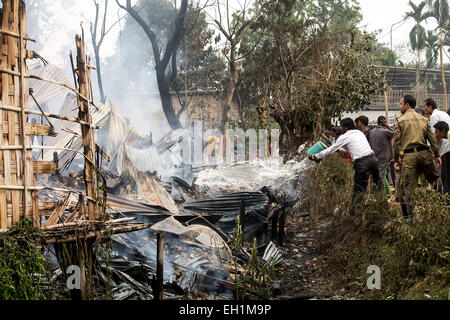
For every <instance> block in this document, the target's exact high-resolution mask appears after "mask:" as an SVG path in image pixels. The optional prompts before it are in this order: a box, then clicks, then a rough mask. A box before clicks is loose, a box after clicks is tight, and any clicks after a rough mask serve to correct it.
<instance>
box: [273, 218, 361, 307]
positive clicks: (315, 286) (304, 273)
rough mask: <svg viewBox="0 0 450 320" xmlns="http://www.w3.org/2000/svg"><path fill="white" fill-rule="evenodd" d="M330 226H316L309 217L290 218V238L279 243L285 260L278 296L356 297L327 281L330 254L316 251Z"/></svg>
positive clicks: (288, 232) (287, 231)
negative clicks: (327, 264)
mask: <svg viewBox="0 0 450 320" xmlns="http://www.w3.org/2000/svg"><path fill="white" fill-rule="evenodd" d="M326 228H327V226H326V225H320V226H316V227H314V228H312V227H311V226H310V221H309V218H308V217H306V218H297V217H296V216H291V215H290V216H289V217H287V219H286V229H285V230H286V238H287V239H286V240H285V242H284V243H283V245H282V246H278V248H279V249H280V251H281V252H282V253H283V258H284V263H283V269H282V270H281V272H280V274H279V276H278V278H277V279H276V280H278V281H280V282H281V295H280V296H276V297H274V299H330V300H343V299H352V297H351V296H350V295H349V294H348V293H347V290H346V289H345V288H342V289H339V288H338V289H336V288H333V287H332V284H331V283H330V282H329V281H328V280H327V276H326V272H325V270H324V269H325V268H326V259H327V257H326V256H324V255H322V254H320V253H319V252H318V251H317V250H316V246H317V242H318V240H319V238H320V235H321V233H323V232H325V231H326Z"/></svg>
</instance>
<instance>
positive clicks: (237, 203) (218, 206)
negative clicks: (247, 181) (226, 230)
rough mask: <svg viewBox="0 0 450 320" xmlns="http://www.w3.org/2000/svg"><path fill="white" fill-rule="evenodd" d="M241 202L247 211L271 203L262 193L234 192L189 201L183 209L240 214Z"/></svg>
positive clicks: (262, 207)
mask: <svg viewBox="0 0 450 320" xmlns="http://www.w3.org/2000/svg"><path fill="white" fill-rule="evenodd" d="M241 201H243V202H244V205H245V210H246V211H249V210H259V209H264V207H265V206H266V205H267V203H268V202H269V198H268V197H267V196H266V195H265V194H264V193H262V192H259V191H258V192H234V193H228V194H224V195H220V196H217V197H214V198H207V199H202V200H195V201H189V202H186V203H184V204H183V208H185V209H189V210H193V211H197V212H208V213H220V214H239V212H240V211H241Z"/></svg>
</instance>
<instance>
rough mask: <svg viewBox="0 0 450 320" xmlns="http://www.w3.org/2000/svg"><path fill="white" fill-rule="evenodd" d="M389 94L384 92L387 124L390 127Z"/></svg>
mask: <svg viewBox="0 0 450 320" xmlns="http://www.w3.org/2000/svg"><path fill="white" fill-rule="evenodd" d="M388 101H389V100H388V93H387V90H384V108H385V111H386V124H387V125H389V103H388Z"/></svg>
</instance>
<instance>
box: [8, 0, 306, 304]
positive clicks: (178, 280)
mask: <svg viewBox="0 0 450 320" xmlns="http://www.w3.org/2000/svg"><path fill="white" fill-rule="evenodd" d="M1 20H2V28H1V31H0V38H1V39H2V45H3V50H2V59H1V61H2V65H1V68H0V74H1V87H0V88H1V96H0V97H1V101H0V124H1V125H2V126H1V129H2V134H1V137H0V139H1V149H0V229H1V230H0V232H2V233H5V232H7V230H8V229H9V228H10V227H11V226H12V225H13V224H15V223H17V222H18V221H19V220H20V219H21V218H23V217H30V218H32V219H33V222H34V225H35V227H37V228H39V229H40V230H41V231H42V232H43V234H44V238H45V244H43V248H44V249H45V252H46V256H47V257H48V259H49V260H50V262H51V265H52V270H53V275H52V281H56V280H58V279H59V280H61V279H65V276H66V270H67V268H68V267H69V266H71V265H77V266H80V268H81V273H82V287H81V290H80V293H79V297H80V298H82V299H87V298H93V297H95V298H98V297H96V296H95V295H94V291H95V290H94V289H93V287H92V286H93V285H92V283H91V282H90V281H89V279H88V278H90V279H91V280H92V279H96V280H97V281H98V282H99V283H102V284H103V285H105V286H106V284H108V283H109V284H110V286H111V288H112V290H111V298H112V299H118V300H123V299H154V298H155V299H156V298H161V297H164V298H176V297H177V296H180V295H183V294H186V293H188V292H204V293H207V294H209V295H210V296H211V297H219V298H233V292H234V291H233V290H234V289H235V282H233V281H232V280H231V278H230V268H227V267H226V265H227V264H228V265H231V261H232V257H233V254H234V253H233V251H232V245H233V239H232V237H233V236H232V233H233V230H234V229H235V228H236V223H235V221H236V217H238V216H239V217H240V220H241V226H242V232H243V235H244V237H243V238H244V240H245V241H251V240H252V239H253V238H254V237H258V239H259V243H260V246H259V251H260V252H259V255H260V259H261V261H262V262H264V263H268V262H269V261H271V264H273V265H274V266H276V265H279V264H281V263H282V261H283V259H282V256H281V253H280V252H279V251H278V249H277V248H276V245H275V243H274V242H273V241H275V242H276V241H279V242H282V240H283V236H282V235H283V219H284V218H285V216H286V214H287V213H288V211H289V210H290V209H291V208H292V207H293V206H294V205H295V203H296V201H297V200H298V198H299V194H298V192H301V186H299V185H298V181H299V180H300V175H301V172H303V170H304V168H305V167H306V166H307V165H308V164H306V162H302V163H299V162H289V163H287V164H285V165H284V164H281V163H280V162H279V161H271V160H270V159H268V160H256V161H253V162H249V161H243V162H242V163H237V164H232V165H224V164H222V165H211V164H208V165H205V166H202V165H199V166H193V165H192V164H188V163H185V162H184V161H183V148H184V147H185V146H186V145H189V144H190V143H191V140H190V139H191V138H190V132H189V131H188V130H183V129H179V130H176V131H173V132H170V133H169V134H168V135H166V136H165V137H163V138H162V139H161V140H160V141H153V139H152V135H151V134H143V133H141V132H139V130H137V129H136V128H135V127H133V125H132V123H130V122H129V120H128V119H126V118H125V117H124V116H122V115H121V114H120V112H119V110H118V109H117V108H116V107H115V106H114V105H113V103H112V102H109V105H104V104H95V103H94V101H93V88H92V84H91V78H90V71H91V69H93V67H92V66H91V62H90V60H89V58H87V56H86V52H85V47H84V36H83V34H82V35H81V36H76V37H75V40H76V41H75V42H76V49H77V55H76V57H75V58H74V57H72V55H70V61H71V65H72V70H73V79H74V83H73V84H72V83H71V82H72V81H71V80H70V78H69V77H68V76H67V75H65V74H64V72H63V71H61V70H60V69H59V68H58V67H56V66H54V65H52V64H48V63H47V62H46V61H45V60H43V59H42V60H41V61H38V62H36V61H34V60H33V62H32V63H31V61H30V59H33V58H36V57H39V55H38V54H37V53H34V52H32V51H30V50H27V49H26V44H27V41H33V40H32V39H29V38H28V37H27V33H26V16H25V2H24V1H22V0H13V1H10V0H5V1H3V8H2V10H1ZM30 63H31V64H30ZM28 65H29V67H28ZM54 98H60V99H61V98H62V99H63V103H62V105H61V108H60V111H59V113H58V114H51V113H49V111H48V109H47V108H46V103H48V102H49V101H51V100H52V99H54ZM278 223H279V224H278ZM269 227H270V229H271V230H272V231H271V232H268V231H269ZM162 234H164V242H163V243H162V241H163V240H162ZM158 238H159V239H160V240H159V241H157V239H158ZM108 241H110V242H111V243H112V245H111V247H110V248H107V247H106V246H103V245H102V244H104V243H106V242H108ZM99 244H100V249H101V250H100V252H99V250H98V249H99ZM162 246H163V247H162ZM158 247H159V249H158ZM161 248H163V250H162V249H161ZM105 254H106V255H109V259H107V258H105ZM239 259H240V262H241V263H242V264H244V265H245V263H246V262H248V260H249V259H250V253H248V252H247V251H245V250H243V251H242V252H241V253H240V255H239ZM107 275H110V279H107V278H108V276H107ZM158 286H159V287H158ZM162 286H163V287H164V293H163V292H162V290H161V289H162ZM77 295H78V293H77V292H74V291H72V292H70V296H71V297H72V298H76V297H77Z"/></svg>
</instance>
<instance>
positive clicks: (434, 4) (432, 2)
mask: <svg viewBox="0 0 450 320" xmlns="http://www.w3.org/2000/svg"><path fill="white" fill-rule="evenodd" d="M427 3H428V5H429V6H430V7H431V14H432V17H433V18H434V19H435V20H436V22H437V23H438V26H437V28H436V30H437V31H438V33H439V38H438V40H439V43H438V48H439V53H440V63H441V77H442V86H443V89H444V109H445V111H447V109H448V101H447V86H446V83H445V73H444V46H445V45H448V44H449V42H450V35H449V30H450V28H449V26H450V21H449V20H450V17H449V5H448V0H427Z"/></svg>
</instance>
